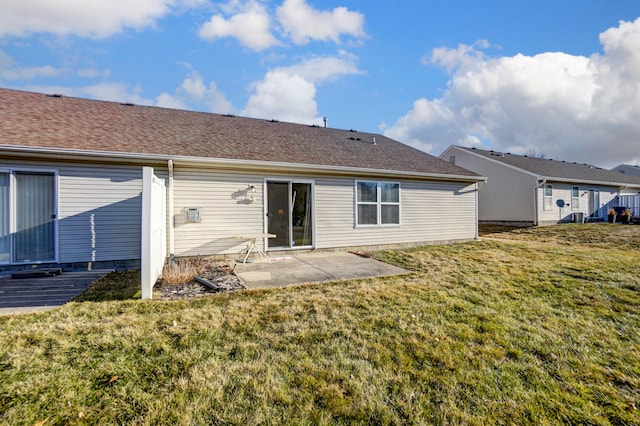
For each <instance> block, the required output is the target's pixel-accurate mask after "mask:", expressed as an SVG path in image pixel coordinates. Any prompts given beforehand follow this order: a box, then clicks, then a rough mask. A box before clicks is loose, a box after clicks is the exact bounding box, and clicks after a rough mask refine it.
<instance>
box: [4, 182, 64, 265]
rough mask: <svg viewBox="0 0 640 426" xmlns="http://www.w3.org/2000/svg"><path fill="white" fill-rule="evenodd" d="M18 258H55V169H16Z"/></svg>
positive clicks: (16, 248)
mask: <svg viewBox="0 0 640 426" xmlns="http://www.w3.org/2000/svg"><path fill="white" fill-rule="evenodd" d="M15 183H16V188H15V194H16V196H15V197H16V219H15V220H16V234H15V238H14V260H15V261H16V262H29V261H33V262H36V261H47V260H55V217H56V216H55V214H56V210H55V188H54V183H55V178H54V175H53V173H36V172H15Z"/></svg>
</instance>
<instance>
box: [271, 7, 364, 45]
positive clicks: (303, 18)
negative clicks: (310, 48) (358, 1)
mask: <svg viewBox="0 0 640 426" xmlns="http://www.w3.org/2000/svg"><path fill="white" fill-rule="evenodd" d="M276 13H277V16H278V21H279V22H280V25H281V26H282V29H283V30H284V33H285V34H286V35H287V36H289V37H291V39H292V40H293V42H294V43H296V44H306V43H308V42H309V41H310V40H319V41H333V42H335V43H339V42H340V36H341V35H343V34H344V35H348V36H352V37H355V38H362V37H366V33H365V31H364V15H362V14H361V13H359V12H353V11H349V10H348V9H347V8H346V7H336V8H335V9H333V10H332V11H320V10H316V9H314V8H312V7H311V6H309V5H308V4H307V2H306V1H305V0H284V2H283V3H282V5H281V6H280V7H279V8H278V10H277V12H276Z"/></svg>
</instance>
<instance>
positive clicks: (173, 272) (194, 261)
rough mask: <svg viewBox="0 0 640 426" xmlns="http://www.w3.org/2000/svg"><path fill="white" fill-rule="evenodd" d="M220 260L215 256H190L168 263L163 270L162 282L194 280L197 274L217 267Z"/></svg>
mask: <svg viewBox="0 0 640 426" xmlns="http://www.w3.org/2000/svg"><path fill="white" fill-rule="evenodd" d="M219 264H220V262H219V261H218V260H216V259H215V258H207V257H202V258H198V257H188V258H181V259H178V260H176V261H175V262H171V263H168V264H166V265H165V266H164V268H163V270H162V277H161V279H162V283H163V284H167V285H175V284H184V283H188V282H192V281H193V280H194V277H195V276H196V275H200V274H202V273H204V272H205V271H207V270H211V269H215V268H216V266H219Z"/></svg>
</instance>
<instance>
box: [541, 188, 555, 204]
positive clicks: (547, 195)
mask: <svg viewBox="0 0 640 426" xmlns="http://www.w3.org/2000/svg"><path fill="white" fill-rule="evenodd" d="M542 208H543V210H553V186H551V184H550V183H547V184H545V185H544V202H543V205H542Z"/></svg>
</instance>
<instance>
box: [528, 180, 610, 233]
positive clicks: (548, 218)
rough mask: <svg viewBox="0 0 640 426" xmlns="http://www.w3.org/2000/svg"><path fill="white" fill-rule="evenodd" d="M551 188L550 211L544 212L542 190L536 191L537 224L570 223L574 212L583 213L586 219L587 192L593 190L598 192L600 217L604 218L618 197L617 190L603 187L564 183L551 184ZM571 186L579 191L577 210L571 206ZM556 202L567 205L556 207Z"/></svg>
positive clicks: (587, 208)
mask: <svg viewBox="0 0 640 426" xmlns="http://www.w3.org/2000/svg"><path fill="white" fill-rule="evenodd" d="M550 183H551V186H552V192H551V194H552V207H551V210H544V208H543V206H544V188H543V187H540V188H539V189H538V191H537V194H538V206H539V207H538V210H539V213H540V216H539V222H540V223H541V224H545V223H546V224H549V223H554V222H558V221H570V220H571V219H572V214H573V213H576V212H583V213H584V214H585V215H586V216H587V217H588V211H589V190H591V189H594V190H598V191H600V206H598V207H599V208H601V209H602V210H601V217H602V218H606V215H607V211H606V210H607V209H608V207H610V206H613V205H615V202H616V197H617V195H618V190H617V188H611V187H603V186H600V187H598V186H590V185H571V184H565V183H553V182H550ZM573 186H577V187H578V189H579V194H580V197H579V199H580V200H579V208H578V209H575V208H574V207H572V206H571V204H572V203H573V201H572V198H571V192H572V188H573ZM558 200H562V201H564V202H565V204H569V205H568V206H565V207H563V208H560V207H559V206H558V204H557V203H558Z"/></svg>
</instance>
